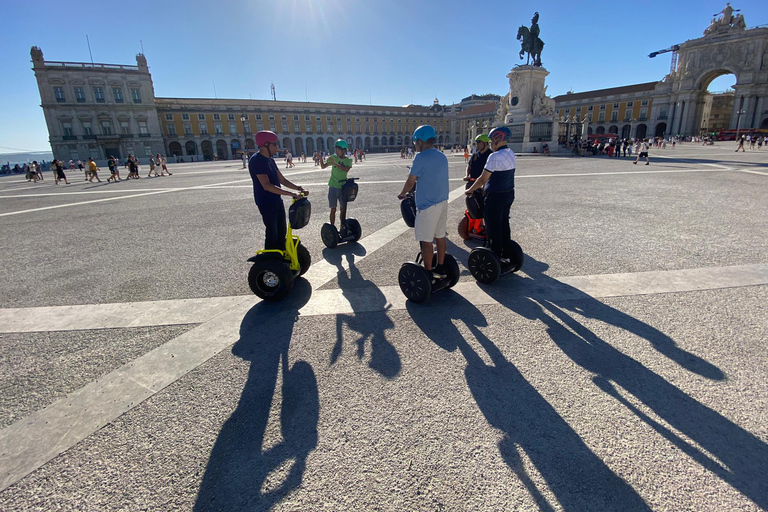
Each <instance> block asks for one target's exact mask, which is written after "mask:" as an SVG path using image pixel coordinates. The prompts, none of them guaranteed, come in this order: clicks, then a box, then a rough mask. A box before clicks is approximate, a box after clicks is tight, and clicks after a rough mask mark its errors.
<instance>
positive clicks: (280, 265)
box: [248, 255, 293, 301]
mask: <svg viewBox="0 0 768 512" xmlns="http://www.w3.org/2000/svg"><path fill="white" fill-rule="evenodd" d="M264 256H265V257H263V258H258V259H257V260H256V261H254V263H253V266H252V267H251V270H250V271H249V272H248V286H250V287H251V291H252V292H253V293H255V294H256V296H257V297H259V298H261V299H264V300H267V301H278V300H283V299H284V298H285V297H286V296H287V295H288V294H289V293H290V292H291V289H292V288H293V272H291V269H290V268H289V267H288V264H287V263H286V262H285V261H284V260H281V259H277V258H273V257H269V256H268V255H264Z"/></svg>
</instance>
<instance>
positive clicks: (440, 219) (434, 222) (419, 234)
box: [413, 201, 448, 242]
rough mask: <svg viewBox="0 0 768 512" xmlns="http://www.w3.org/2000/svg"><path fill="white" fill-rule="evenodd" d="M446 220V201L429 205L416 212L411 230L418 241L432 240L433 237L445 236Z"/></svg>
mask: <svg viewBox="0 0 768 512" xmlns="http://www.w3.org/2000/svg"><path fill="white" fill-rule="evenodd" d="M447 220H448V201H443V202H442V203H438V204H435V205H432V206H430V207H429V208H427V209H426V210H419V211H418V212H417V213H416V224H415V225H414V229H413V232H414V234H415V235H416V240H417V241H418V242H432V240H434V239H435V238H445V235H446V234H447V232H446V231H445V224H446V221H447Z"/></svg>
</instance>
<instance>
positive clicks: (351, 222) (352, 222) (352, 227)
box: [346, 219, 363, 242]
mask: <svg viewBox="0 0 768 512" xmlns="http://www.w3.org/2000/svg"><path fill="white" fill-rule="evenodd" d="M346 226H347V231H348V232H349V234H351V235H352V241H353V242H357V241H358V240H360V237H361V236H363V228H362V226H360V223H359V222H357V219H347V220H346Z"/></svg>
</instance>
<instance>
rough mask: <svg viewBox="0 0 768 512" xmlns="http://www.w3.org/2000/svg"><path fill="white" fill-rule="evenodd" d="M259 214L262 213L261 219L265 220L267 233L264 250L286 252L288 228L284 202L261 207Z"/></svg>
mask: <svg viewBox="0 0 768 512" xmlns="http://www.w3.org/2000/svg"><path fill="white" fill-rule="evenodd" d="M259 212H261V218H262V219H263V220H264V227H265V228H266V231H267V236H266V240H265V242H264V248H265V249H277V250H280V251H284V250H285V236H286V232H287V228H286V225H285V206H284V205H283V201H280V202H279V203H274V204H267V205H259Z"/></svg>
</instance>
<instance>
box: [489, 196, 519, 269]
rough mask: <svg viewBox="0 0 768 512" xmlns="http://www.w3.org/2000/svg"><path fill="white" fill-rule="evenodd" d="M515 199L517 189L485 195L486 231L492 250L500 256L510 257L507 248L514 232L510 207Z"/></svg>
mask: <svg viewBox="0 0 768 512" xmlns="http://www.w3.org/2000/svg"><path fill="white" fill-rule="evenodd" d="M514 201H515V191H514V189H513V190H510V191H509V192H496V193H492V194H486V195H485V211H484V213H483V218H484V219H485V231H486V233H488V239H489V241H490V245H491V250H492V251H493V252H494V253H496V255H497V256H499V257H500V258H506V257H509V255H508V254H506V248H507V246H509V241H510V240H511V238H512V234H511V231H510V228H509V209H510V207H511V206H512V203H513V202H514Z"/></svg>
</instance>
